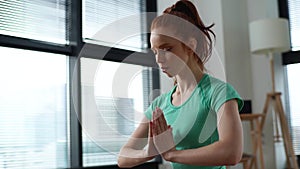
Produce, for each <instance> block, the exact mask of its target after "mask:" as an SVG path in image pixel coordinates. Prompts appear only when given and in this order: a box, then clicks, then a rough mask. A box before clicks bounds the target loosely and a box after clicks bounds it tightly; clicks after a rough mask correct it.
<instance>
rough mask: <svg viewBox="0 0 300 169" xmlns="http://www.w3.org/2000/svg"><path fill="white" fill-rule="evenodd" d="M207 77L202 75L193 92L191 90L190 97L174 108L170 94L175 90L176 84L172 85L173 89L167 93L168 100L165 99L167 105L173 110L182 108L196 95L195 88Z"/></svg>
mask: <svg viewBox="0 0 300 169" xmlns="http://www.w3.org/2000/svg"><path fill="white" fill-rule="evenodd" d="M207 76H208V75H207V74H206V73H204V74H203V76H202V78H201V79H200V81H199V82H198V84H197V86H196V87H195V88H194V90H193V92H192V94H191V95H190V97H189V98H188V99H187V100H186V101H185V102H184V103H182V104H181V105H179V106H175V105H173V104H172V94H173V93H174V91H175V89H176V87H177V84H176V85H174V87H173V89H172V90H171V91H170V92H169V94H168V98H167V99H168V104H169V106H170V107H171V108H173V109H179V108H181V107H183V106H184V105H185V104H187V103H188V102H189V100H191V98H192V97H193V95H194V93H196V90H197V88H198V87H199V85H200V84H201V83H202V82H203V81H204V79H205V78H206V77H207Z"/></svg>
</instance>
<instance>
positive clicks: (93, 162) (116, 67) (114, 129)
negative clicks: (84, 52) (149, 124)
mask: <svg viewBox="0 0 300 169" xmlns="http://www.w3.org/2000/svg"><path fill="white" fill-rule="evenodd" d="M150 71H151V68H148V67H143V66H138V65H131V64H126V63H117V62H110V61H100V60H95V59H88V58H81V77H82V78H81V86H82V90H81V91H82V122H81V124H82V128H83V131H82V133H83V134H82V140H83V143H82V149H83V166H84V167H87V166H103V165H115V164H117V155H118V153H119V151H120V148H121V147H122V146H123V145H124V144H125V142H126V141H127V139H128V138H129V137H130V135H131V134H132V132H133V131H134V130H135V128H136V127H137V125H138V124H139V122H140V121H141V118H142V117H143V113H144V111H145V109H146V108H148V106H149V104H150V103H149V99H148V96H149V93H145V91H150V87H151V86H152V81H151V78H149V74H150V73H149V72H150ZM151 101H152V100H151Z"/></svg>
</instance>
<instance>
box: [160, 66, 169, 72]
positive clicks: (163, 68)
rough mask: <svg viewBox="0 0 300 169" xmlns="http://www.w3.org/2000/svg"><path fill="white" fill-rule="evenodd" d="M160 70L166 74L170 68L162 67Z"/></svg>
mask: <svg viewBox="0 0 300 169" xmlns="http://www.w3.org/2000/svg"><path fill="white" fill-rule="evenodd" d="M160 69H161V70H162V71H163V72H165V71H166V70H167V69H168V67H160Z"/></svg>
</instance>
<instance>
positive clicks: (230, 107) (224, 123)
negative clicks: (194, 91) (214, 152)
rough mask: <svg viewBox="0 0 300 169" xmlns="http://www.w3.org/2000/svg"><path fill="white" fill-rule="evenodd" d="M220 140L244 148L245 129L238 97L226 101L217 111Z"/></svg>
mask: <svg viewBox="0 0 300 169" xmlns="http://www.w3.org/2000/svg"><path fill="white" fill-rule="evenodd" d="M217 119H218V120H217V122H218V132H219V140H220V141H222V142H224V143H228V144H229V145H234V148H235V149H236V150H237V151H240V152H241V151H242V150H243V130H242V124H241V119H240V115H239V110H238V104H237V100H236V99H231V100H229V101H227V102H225V103H224V104H223V105H222V106H221V107H220V109H219V111H218V113H217Z"/></svg>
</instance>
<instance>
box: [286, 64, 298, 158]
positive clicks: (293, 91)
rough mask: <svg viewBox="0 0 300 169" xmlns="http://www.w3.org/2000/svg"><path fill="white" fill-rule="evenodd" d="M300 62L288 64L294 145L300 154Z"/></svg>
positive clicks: (296, 152) (296, 151)
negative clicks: (299, 78)
mask: <svg viewBox="0 0 300 169" xmlns="http://www.w3.org/2000/svg"><path fill="white" fill-rule="evenodd" d="M299 73H300V63H297V64H289V65H287V77H288V93H289V108H290V121H289V123H290V127H291V136H292V141H293V146H294V150H295V154H296V155H300V105H299V100H300V96H299V93H300V88H299V86H300V81H299V80H295V79H297V78H298V77H299Z"/></svg>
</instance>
